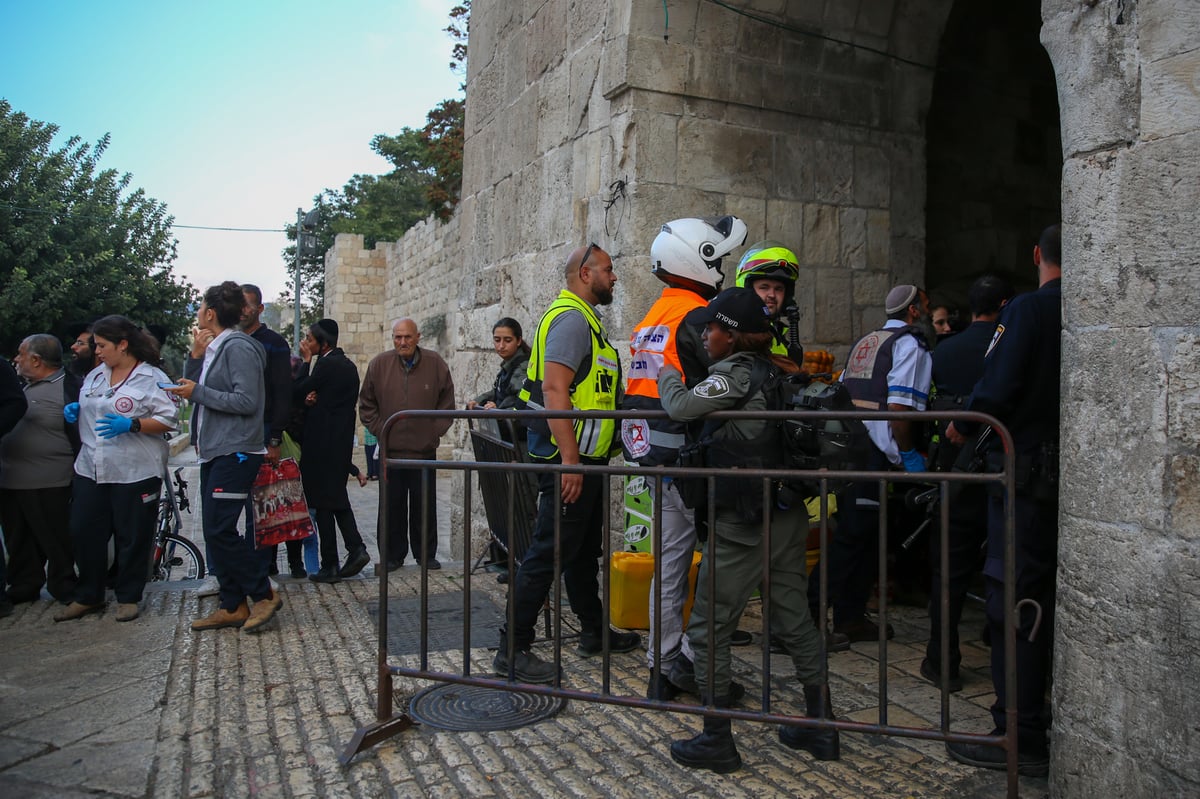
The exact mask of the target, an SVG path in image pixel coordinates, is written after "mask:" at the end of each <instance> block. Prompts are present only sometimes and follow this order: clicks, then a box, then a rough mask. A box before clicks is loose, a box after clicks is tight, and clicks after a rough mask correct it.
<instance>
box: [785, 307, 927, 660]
mask: <svg viewBox="0 0 1200 799" xmlns="http://www.w3.org/2000/svg"><path fill="white" fill-rule="evenodd" d="M884 310H885V311H886V312H887V315H888V318H887V321H886V322H885V323H884V325H883V327H882V328H880V329H879V330H873V331H871V332H870V333H868V334H867V335H865V336H863V337H862V338H861V339H859V340H858V342H857V343H856V344H855V345H854V346H853V347H851V348H850V357H849V359H848V361H847V363H846V369H845V371H843V372H842V382H843V383H844V384H845V385H846V390H847V391H849V392H850V396H851V397H852V398H853V399H854V404H855V406H857V407H859V408H862V409H863V410H869V411H914V410H915V411H923V410H925V405H926V403H927V402H928V400H929V386H930V383H931V380H932V375H933V359H932V357H931V356H930V354H929V345H928V343H927V342H926V339H925V331H924V330H923V329H922V328H921V327H919V326H918V323H919V322H920V321H921V320H922V319H925V318H927V317H928V316H929V297H928V296H927V295H926V294H925V292H924V291H922V290H921V289H919V288H918V287H916V286H913V285H907V284H906V285H899V286H896V287H895V288H893V289H892V290H891V291H889V292H888V295H887V299H886V301H885V304H884ZM866 426H867V432H868V434H869V435H870V437H871V443H872V444H873V445H874V446H872V447H871V448H870V450H869V452H868V457H867V463H866V464H865V467H864V468H865V469H867V470H869V471H885V470H888V469H893V468H895V469H903V470H905V471H909V472H923V471H925V459H924V457H923V456H922V455H921V453H919V452H917V442H916V434H915V431H914V425H913V423H912V422H909V421H902V420H893V421H886V422H885V421H868V422H866ZM838 509H839V514H838V515H839V516H843V517H844V518H845V522H844V523H842V524H841V525H839V528H838V535H836V536H834V538H833V540H832V541H830V545H829V567H828V577H829V588H828V597H829V605H830V606H831V607H832V608H833V632H834V636H833V640H831V642H830V648H831V649H833V650H838V649H846V648H848V647H849V645H850V643H852V642H854V641H872V640H877V639H878V637H879V628H878V626H877V625H876V624H875V623H874V622H873V621H871V620H870V619H868V618H867V616H866V610H867V599H868V597H869V595H870V593H871V587H872V586H873V585H874V583H875V577H876V573H877V570H878V563H877V562H876V557H877V554H876V553H877V552H878V549H879V514H880V512H881V510H882V511H883V512H886V508H882V509H881V508H880V507H879V487H878V486H877V485H876V484H875V483H874V482H871V481H860V482H856V483H854V484H853V485H852V486H851V487H850V489H849V490H848V491H847V492H846V495H844V496H842V497H839V501H838ZM819 590H820V589H819V581H818V580H813V581H812V582H811V583H810V584H809V595H808V602H809V606H810V607H811V608H813V609H814V611H815V609H816V608H817V607H818V602H819V599H818V597H819V596H820V594H819ZM886 632H887V637H888V638H891V637H892V629H891V625H888V629H887V631H886ZM842 636H845V638H844V639H843V638H842Z"/></svg>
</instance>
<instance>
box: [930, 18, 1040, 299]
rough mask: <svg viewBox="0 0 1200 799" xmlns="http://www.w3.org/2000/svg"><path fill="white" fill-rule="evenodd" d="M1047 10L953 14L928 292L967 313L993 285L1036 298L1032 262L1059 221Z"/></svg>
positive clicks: (941, 81) (944, 56)
mask: <svg viewBox="0 0 1200 799" xmlns="http://www.w3.org/2000/svg"><path fill="white" fill-rule="evenodd" d="M1040 12H1041V9H1040V3H1039V0H1015V1H1014V2H1011V3H1000V4H993V3H975V2H968V1H965V0H960V2H958V3H956V4H955V5H954V8H953V9H952V11H951V13H950V16H949V18H948V20H947V23H946V27H945V30H944V32H943V34H942V40H941V46H940V48H939V53H938V60H937V72H936V74H935V77H934V82H933V93H932V100H931V103H930V108H929V115H928V117H927V122H926V131H927V138H926V174H927V178H928V180H927V199H926V215H925V220H926V222H925V232H926V245H925V251H926V285H927V286H928V287H929V289H930V291H931V293H932V295H933V297H934V301H935V302H946V303H949V304H950V305H952V306H954V307H958V308H960V309H961V311H960V313H961V315H962V317H963V319H964V321H965V320H969V312H968V310H967V308H966V294H967V288H968V287H969V286H970V285H971V283H972V281H974V280H975V279H976V278H978V277H980V276H982V275H985V274H999V275H1002V276H1004V277H1007V278H1008V279H1009V280H1010V281H1011V282H1012V283H1013V285H1014V287H1015V288H1016V289H1017V290H1018V291H1025V290H1029V289H1033V288H1036V282H1035V274H1034V272H1033V269H1032V267H1031V265H1030V251H1031V249H1032V246H1033V243H1034V241H1035V240H1036V237H1037V235H1038V233H1039V231H1041V230H1042V229H1043V228H1044V227H1045V226H1046V225H1049V224H1052V223H1054V222H1057V221H1059V219H1060V215H1061V204H1060V194H1061V180H1062V137H1061V134H1060V129H1059V109H1058V97H1057V94H1056V90H1055V80H1054V71H1053V68H1052V67H1051V64H1050V58H1049V56H1048V55H1047V54H1046V51H1045V49H1044V48H1043V47H1042V44H1041V42H1040V41H1039V38H1038V35H1039V31H1040V29H1041V24H1042V21H1041V13H1040Z"/></svg>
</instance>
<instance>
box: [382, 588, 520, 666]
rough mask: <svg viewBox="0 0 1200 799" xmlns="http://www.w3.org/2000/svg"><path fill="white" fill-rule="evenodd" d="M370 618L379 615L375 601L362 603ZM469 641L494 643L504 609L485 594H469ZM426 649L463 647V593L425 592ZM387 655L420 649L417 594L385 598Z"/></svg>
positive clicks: (472, 645)
mask: <svg viewBox="0 0 1200 799" xmlns="http://www.w3.org/2000/svg"><path fill="white" fill-rule="evenodd" d="M364 604H365V605H366V608H367V612H368V613H370V614H371V618H372V619H373V620H376V621H377V620H378V619H379V601H378V600H369V601H367V602H365V603H364ZM470 606H471V631H470V638H471V640H470V645H469V646H468V648H480V647H486V646H495V645H496V641H497V639H498V637H499V631H500V625H502V624H503V623H504V609H503V608H500V607H498V606H497V605H496V603H494V602H492V601H491V600H490V599H488V597H487V596H486V595H482V594H472V595H471V600H470ZM428 630H429V651H431V652H446V651H453V650H458V651H462V649H463V595H462V593H461V592H459V593H444V594H430V595H429V627H428ZM387 651H388V654H389V655H392V656H394V657H398V656H400V655H415V654H417V653H419V652H420V651H421V600H420V598H419V597H408V598H405V599H392V600H390V601H389V602H388V642H387Z"/></svg>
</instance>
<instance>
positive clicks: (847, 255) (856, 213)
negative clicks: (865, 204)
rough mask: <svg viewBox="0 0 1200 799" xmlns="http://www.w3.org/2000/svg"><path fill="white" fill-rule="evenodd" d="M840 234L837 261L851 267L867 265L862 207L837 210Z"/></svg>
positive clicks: (858, 267)
mask: <svg viewBox="0 0 1200 799" xmlns="http://www.w3.org/2000/svg"><path fill="white" fill-rule="evenodd" d="M838 232H839V236H840V239H841V241H840V244H839V252H838V263H839V264H841V265H842V266H847V267H849V268H851V269H865V268H866V266H867V212H866V210H864V209H862V208H841V209H839V210H838Z"/></svg>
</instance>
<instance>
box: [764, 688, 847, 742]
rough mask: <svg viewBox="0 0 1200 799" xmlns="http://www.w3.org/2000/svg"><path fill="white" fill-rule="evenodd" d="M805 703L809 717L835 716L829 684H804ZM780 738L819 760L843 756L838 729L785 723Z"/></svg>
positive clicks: (830, 717)
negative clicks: (811, 728) (818, 728)
mask: <svg viewBox="0 0 1200 799" xmlns="http://www.w3.org/2000/svg"><path fill="white" fill-rule="evenodd" d="M804 703H805V705H806V706H807V707H806V710H805V712H806V713H807V714H808V717H809V718H813V719H832V718H833V706H832V705H831V704H830V701H829V685H828V684H825V685H806V686H804ZM779 740H780V741H781V742H782V743H783V745H784V746H787V747H789V748H791V749H803V750H804V751H806V752H808V753H809V754H810V755H812V756H813V757H815V758H816V759H817V760H838V759H840V758H841V756H842V745H841V738H840V736H839V735H838V731H837V730H810V729H805V728H804V727H791V726H787V725H784V726H782V727H780V728H779Z"/></svg>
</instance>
